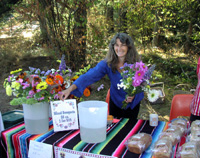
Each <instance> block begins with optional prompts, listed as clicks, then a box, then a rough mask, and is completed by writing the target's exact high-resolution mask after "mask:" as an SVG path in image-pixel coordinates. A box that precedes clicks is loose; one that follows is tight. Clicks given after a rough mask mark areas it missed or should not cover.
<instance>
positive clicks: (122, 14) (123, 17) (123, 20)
mask: <svg viewBox="0 0 200 158" xmlns="http://www.w3.org/2000/svg"><path fill="white" fill-rule="evenodd" d="M126 13H127V11H126V9H124V8H123V9H120V29H119V31H120V32H124V33H127V28H128V27H127V17H126Z"/></svg>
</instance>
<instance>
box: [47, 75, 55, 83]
mask: <svg viewBox="0 0 200 158" xmlns="http://www.w3.org/2000/svg"><path fill="white" fill-rule="evenodd" d="M53 81H54V77H53V76H51V75H48V76H47V78H46V82H47V84H48V85H53V84H54V82H53Z"/></svg>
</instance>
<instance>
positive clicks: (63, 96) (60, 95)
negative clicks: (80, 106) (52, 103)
mask: <svg viewBox="0 0 200 158" xmlns="http://www.w3.org/2000/svg"><path fill="white" fill-rule="evenodd" d="M70 93H71V92H70V90H69V88H68V89H66V90H64V91H62V93H61V94H59V99H60V100H62V101H64V100H65V99H67V98H68V96H69V95H70Z"/></svg>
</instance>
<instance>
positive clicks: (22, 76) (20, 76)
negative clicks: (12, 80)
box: [16, 72, 26, 80]
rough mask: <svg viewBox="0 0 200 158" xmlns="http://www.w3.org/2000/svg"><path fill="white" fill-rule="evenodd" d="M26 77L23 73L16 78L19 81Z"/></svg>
mask: <svg viewBox="0 0 200 158" xmlns="http://www.w3.org/2000/svg"><path fill="white" fill-rule="evenodd" d="M25 76H26V72H21V73H20V74H19V76H18V77H17V78H16V80H18V79H19V78H21V79H23V78H24V77H25Z"/></svg>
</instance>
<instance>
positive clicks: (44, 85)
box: [36, 81, 48, 90]
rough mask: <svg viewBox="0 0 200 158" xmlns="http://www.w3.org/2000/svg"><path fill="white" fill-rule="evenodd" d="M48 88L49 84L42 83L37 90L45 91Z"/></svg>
mask: <svg viewBox="0 0 200 158" xmlns="http://www.w3.org/2000/svg"><path fill="white" fill-rule="evenodd" d="M47 87H48V84H47V83H46V82H43V81H42V82H40V83H39V84H37V86H36V89H40V90H43V89H47Z"/></svg>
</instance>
